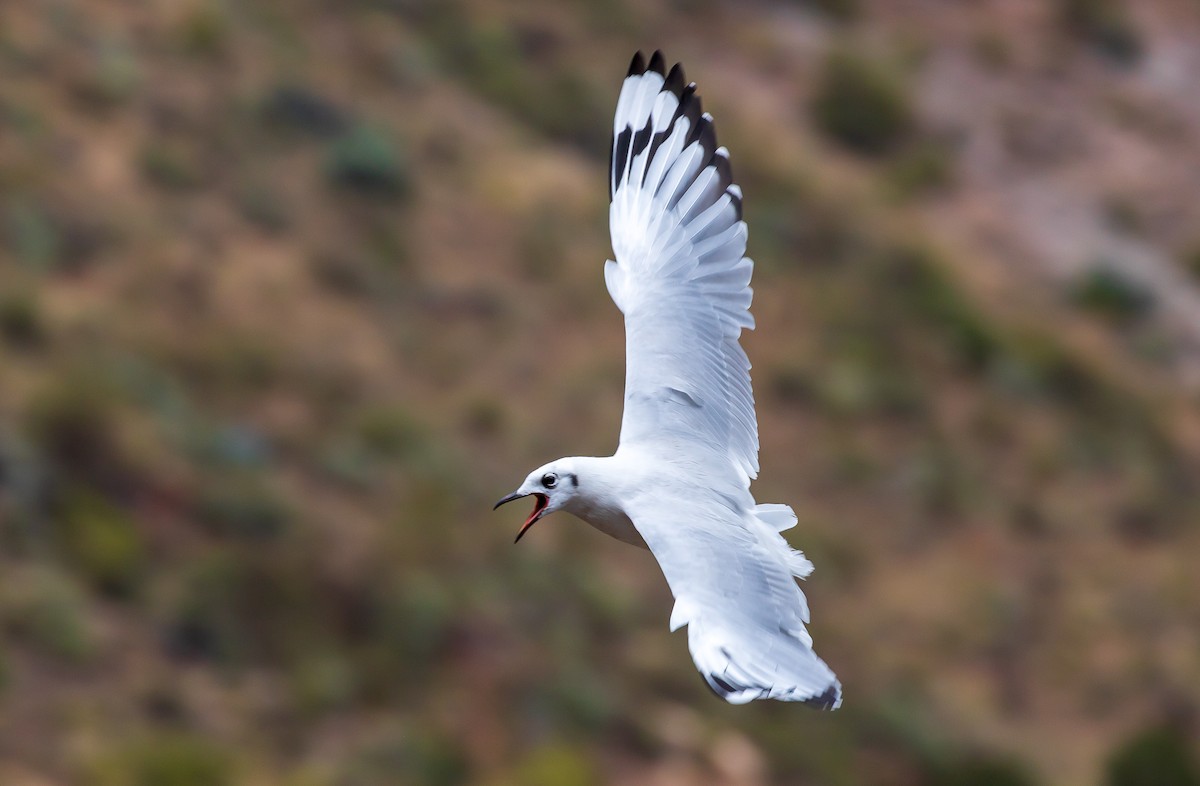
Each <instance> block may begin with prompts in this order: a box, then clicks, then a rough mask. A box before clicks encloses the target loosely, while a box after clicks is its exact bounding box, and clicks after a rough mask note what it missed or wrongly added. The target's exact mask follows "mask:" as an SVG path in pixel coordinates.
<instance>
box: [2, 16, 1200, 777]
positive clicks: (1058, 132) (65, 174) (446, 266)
mask: <svg viewBox="0 0 1200 786" xmlns="http://www.w3.org/2000/svg"><path fill="white" fill-rule="evenodd" d="M657 47H661V48H663V49H664V50H665V52H666V54H667V56H668V58H669V61H671V62H673V61H675V60H681V61H683V63H684V64H685V66H686V68H687V73H688V75H689V76H690V77H691V78H692V79H695V80H697V81H698V82H699V85H700V93H701V94H702V95H703V97H704V101H705V106H706V108H707V109H708V110H710V111H711V112H713V114H714V115H715V117H716V125H717V129H718V133H719V137H720V140H721V141H722V143H724V144H725V145H727V146H728V147H729V148H730V150H731V152H732V161H733V171H734V175H735V177H736V179H737V180H738V182H740V184H741V185H742V187H743V188H744V191H745V194H746V203H745V205H746V208H745V209H746V218H747V220H748V222H749V225H750V254H751V256H753V257H754V259H755V260H756V261H757V270H756V274H755V275H756V279H755V286H756V290H757V295H756V299H755V304H754V311H755V314H756V316H757V319H758V325H759V331H758V332H756V333H751V334H748V335H746V336H744V338H743V342H744V344H745V345H746V347H747V349H748V352H749V354H750V357H751V359H752V360H753V362H754V364H755V370H754V375H755V383H756V392H757V398H758V401H759V411H760V416H761V427H762V442H763V445H762V465H763V467H764V471H763V474H762V477H761V479H760V480H759V481H758V482H757V484H756V485H755V492H756V495H757V497H758V499H759V500H761V501H764V502H787V503H790V504H791V505H793V506H794V507H795V508H796V510H797V512H798V514H799V516H800V525H799V526H798V527H797V528H796V529H794V530H792V531H791V532H789V533H788V534H789V537H790V539H791V540H792V542H793V543H794V544H795V545H796V546H798V547H800V548H803V549H804V550H805V551H806V552H807V553H808V554H809V556H810V557H811V558H812V559H813V561H814V562H815V563H816V566H817V570H816V573H815V574H814V575H813V577H812V579H811V580H810V581H809V582H808V583H807V584H806V587H805V590H806V592H807V593H808V595H809V598H810V602H811V606H812V608H813V610H814V614H815V617H814V623H813V626H812V628H813V633H814V636H815V638H816V640H817V642H818V649H819V651H820V652H821V654H822V655H823V656H824V657H825V659H826V660H827V661H828V662H829V663H830V664H831V665H832V666H833V667H834V668H835V669H836V670H837V672H838V673H839V675H840V676H841V678H842V681H843V683H844V685H845V695H846V699H845V706H844V708H843V709H841V710H840V711H838V712H837V713H834V714H821V713H817V712H813V711H810V710H808V709H806V708H803V707H797V706H791V705H780V704H767V703H756V704H754V705H750V706H745V707H730V706H726V705H725V704H723V703H722V702H720V701H719V700H718V699H716V698H715V697H714V696H712V695H711V694H710V693H709V692H708V690H707V689H706V688H705V687H704V685H703V683H702V681H701V679H700V678H699V676H698V675H697V674H696V672H695V670H694V668H693V666H692V663H691V661H690V659H689V657H688V654H687V646H686V637H685V636H684V635H683V634H675V635H671V634H669V633H668V632H667V618H668V616H669V612H670V607H671V600H670V596H669V593H668V590H667V588H666V585H665V582H664V581H663V580H662V578H661V574H660V573H659V571H658V568H657V566H656V564H655V562H654V561H653V559H652V558H651V557H650V556H649V555H648V554H646V553H644V552H641V551H639V550H635V549H632V548H629V547H627V546H624V545H623V544H620V543H618V542H616V541H612V540H609V539H607V538H605V537H604V536H603V535H601V534H599V533H597V532H595V531H593V530H591V529H590V528H588V527H587V526H586V525H584V524H582V523H580V522H577V521H573V520H570V519H569V518H568V517H565V516H564V517H562V518H559V517H555V518H552V519H549V520H547V521H545V522H543V523H542V524H540V525H539V526H538V527H536V528H535V529H534V530H533V531H532V532H531V534H530V536H529V537H528V538H526V539H525V540H524V541H523V542H522V543H521V545H520V546H519V547H517V548H514V547H513V546H512V545H511V541H512V537H513V535H514V534H515V532H516V529H517V527H518V525H519V523H520V518H521V515H523V513H524V511H521V512H520V513H518V512H516V511H514V510H512V509H510V508H505V509H503V511H502V512H501V513H496V514H493V513H492V512H491V510H490V506H491V503H492V502H494V501H495V499H497V498H498V497H500V496H501V495H503V494H505V493H507V492H508V491H510V490H511V489H512V488H514V487H515V485H516V484H517V483H518V482H519V481H520V479H521V478H522V477H524V475H525V473H526V472H527V471H529V470H530V469H532V468H533V467H535V466H537V465H539V464H540V463H542V462H544V461H547V460H549V459H552V458H556V457H558V456H560V455H564V454H576V453H583V454H588V453H591V454H597V455H605V454H607V453H609V452H611V451H612V449H613V448H614V447H615V441H616V435H617V433H618V424H619V417H620V407H621V391H622V385H623V342H624V335H623V326H622V322H621V319H620V315H619V313H618V312H617V310H616V309H615V307H614V306H613V305H612V303H611V302H610V301H609V298H608V295H607V294H606V292H605V289H604V285H603V281H602V274H601V267H602V264H601V263H602V262H603V260H604V259H605V258H606V257H607V256H608V255H609V253H610V251H609V246H608V229H607V190H606V187H605V166H606V159H607V155H608V146H609V142H608V129H609V128H610V122H611V120H610V117H611V112H612V109H613V107H614V105H615V101H616V96H617V91H618V89H619V87H620V83H621V79H622V77H623V76H624V73H625V68H626V65H627V63H628V61H629V57H630V55H631V54H632V52H633V51H634V50H635V49H638V48H641V49H644V50H652V49H654V48H657ZM1198 478H1200V5H1197V4H1196V3H1195V2H1193V1H1192V0H1153V1H1147V2H1141V0H1139V1H1138V2H1136V3H1134V2H1121V1H1120V0H975V1H974V2H937V1H936V0H902V1H897V2H884V1H883V0H789V1H787V2H782V1H781V2H766V0H762V1H760V2H750V3H735V2H732V0H651V1H650V2H640V1H638V0H569V1H567V2H554V1H553V0H530V2H521V3H498V2H486V1H485V0H446V1H445V2H419V0H354V1H353V2H337V1H335V0H292V1H289V2H285V0H253V1H250V0H247V1H245V2H234V0H145V1H143V2H134V1H133V0H76V1H75V2H71V1H70V0H34V1H32V2H24V1H23V2H16V1H15V0H11V1H10V2H4V3H2V4H0V783H3V784H20V785H25V784H29V785H31V786H33V785H36V786H50V785H51V784H85V785H86V786H92V785H94V786H151V785H152V786H192V785H195V786H222V785H223V784H263V785H264V786H272V785H275V784H279V785H281V786H282V785H286V786H373V785H374V784H433V785H434V786H437V785H439V784H458V783H482V784H495V785H497V786H500V785H504V784H511V785H513V786H524V785H526V784H529V785H532V786H551V785H552V784H562V785H563V786H589V784H601V783H621V784H661V785H662V786H673V785H675V784H684V785H686V784H707V783H718V784H745V785H752V784H784V783H788V784H813V785H814V786H852V785H853V784H881V785H883V786H920V785H924V784H928V785H929V786H965V785H966V784H976V785H978V784H981V785H982V786H1038V785H1040V784H1046V785H1049V784H1063V785H1065V786H1085V785H1087V784H1110V785H1111V786H1130V785H1131V784H1157V785H1158V786H1189V785H1190V784H1197V783H1200V774H1198V770H1197V768H1198V766H1200V765H1198V763H1197V758H1196V755H1195V750H1196V748H1197V745H1198V740H1200V730H1198V728H1197V725H1198V716H1197V710H1198V707H1200V603H1198V600H1200V570H1197V567H1196V559H1197V557H1198V556H1200V491H1198V488H1197V480H1198Z"/></svg>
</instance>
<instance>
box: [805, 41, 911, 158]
mask: <svg viewBox="0 0 1200 786" xmlns="http://www.w3.org/2000/svg"><path fill="white" fill-rule="evenodd" d="M812 115H813V120H814V121H815V122H816V124H817V128H818V129H820V130H821V131H822V132H823V133H824V134H825V135H826V136H828V137H829V138H830V139H832V140H834V141H835V142H838V143H839V144H841V145H843V146H844V147H847V148H849V149H850V150H852V151H854V152H857V153H863V154H867V155H878V154H881V153H887V152H890V151H892V150H894V149H895V148H896V147H897V146H898V145H899V144H900V143H901V142H902V141H903V140H904V139H905V138H906V137H907V136H908V135H909V133H910V132H911V131H912V130H913V127H914V125H915V121H914V112H913V106H912V97H911V96H910V94H909V92H908V90H907V88H906V87H905V85H904V84H903V82H901V80H900V79H899V77H898V76H897V75H896V73H895V71H894V70H893V69H890V68H888V67H887V66H885V65H883V64H882V63H880V62H878V61H875V60H871V59H868V58H866V57H864V56H863V55H860V54H858V53H855V52H852V51H850V50H846V49H836V50H834V51H833V52H832V53H830V55H829V57H828V58H827V59H826V61H825V67H824V69H823V70H822V73H821V77H820V81H819V82H818V84H817V92H816V95H815V97H814V99H813V102H812Z"/></svg>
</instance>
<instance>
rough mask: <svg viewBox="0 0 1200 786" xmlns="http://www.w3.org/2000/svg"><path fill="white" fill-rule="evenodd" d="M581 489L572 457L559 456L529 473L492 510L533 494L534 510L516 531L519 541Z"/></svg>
mask: <svg viewBox="0 0 1200 786" xmlns="http://www.w3.org/2000/svg"><path fill="white" fill-rule="evenodd" d="M578 490H579V475H578V474H576V472H575V466H574V464H573V462H572V461H571V460H570V459H559V460H558V461H551V462H550V463H549V464H546V465H545V466H541V467H538V468H537V469H535V470H534V471H533V472H530V473H529V477H527V478H525V482H524V483H522V484H521V487H520V488H518V489H517V490H516V491H514V492H513V493H511V494H509V495H508V496H507V497H505V498H504V499H502V500H500V501H499V502H497V503H496V507H495V508H492V510H495V509H496V508H498V507H500V506H501V505H503V504H505V503H508V502H512V501H513V500H515V499H521V498H522V497H533V499H534V503H533V512H532V513H530V514H529V518H527V519H525V523H524V524H523V525H522V526H521V530H520V531H519V532H518V533H517V539H516V540H514V541H513V542H514V543H516V542H517V540H520V539H521V536H522V535H524V534H525V532H526V531H527V530H528V529H529V528H530V527H532V526H533V524H534V522H536V521H537V520H538V519H540V518H541V517H542V516H545V515H547V514H548V513H553V512H554V511H556V510H559V509H561V508H562V507H563V506H565V505H566V504H567V503H569V502H570V501H571V500H572V499H573V498H574V497H575V495H576V493H577V492H578Z"/></svg>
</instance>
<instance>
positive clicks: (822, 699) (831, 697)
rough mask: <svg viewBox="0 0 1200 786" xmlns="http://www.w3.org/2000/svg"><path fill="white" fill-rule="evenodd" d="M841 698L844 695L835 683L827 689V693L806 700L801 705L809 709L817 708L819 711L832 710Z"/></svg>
mask: <svg viewBox="0 0 1200 786" xmlns="http://www.w3.org/2000/svg"><path fill="white" fill-rule="evenodd" d="M841 696H842V693H841V691H840V690H839V689H838V685H837V683H834V684H833V685H830V686H829V687H828V688H826V689H825V692H824V693H822V694H821V695H820V696H813V697H812V698H811V699H805V700H804V701H802V702H800V703H801V704H805V705H808V706H809V707H815V708H816V709H818V710H832V709H833V708H834V706H835V705H836V704H837V702H838V699H840V698H841Z"/></svg>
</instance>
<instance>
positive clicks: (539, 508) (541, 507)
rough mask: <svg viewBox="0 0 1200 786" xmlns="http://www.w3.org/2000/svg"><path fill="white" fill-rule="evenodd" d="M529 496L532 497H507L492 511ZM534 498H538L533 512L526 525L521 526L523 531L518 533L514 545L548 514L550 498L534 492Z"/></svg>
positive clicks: (523, 495) (514, 494)
mask: <svg viewBox="0 0 1200 786" xmlns="http://www.w3.org/2000/svg"><path fill="white" fill-rule="evenodd" d="M528 496H531V495H529V494H518V493H513V494H509V495H508V496H507V497H505V498H504V499H502V500H500V501H499V502H497V503H496V505H495V507H493V508H492V510H495V509H496V508H498V507H500V506H501V505H503V504H505V503H508V502H512V501H513V500H514V499H520V498H521V497H528ZM532 496H534V497H536V498H537V499H536V502H535V503H534V506H533V512H532V513H530V514H529V518H527V519H525V523H524V524H523V525H521V531H520V532H518V533H517V537H516V539H515V540H513V543H516V542H517V541H519V540H520V539H521V536H523V535H524V534H525V531H526V530H528V529H529V528H530V527H532V526H533V523H534V522H535V521H537V520H538V519H540V518H541V517H542V514H543V513H545V512H546V507H547V506H548V505H549V504H550V498H549V497H547V496H546V495H545V494H538V493H537V492H534V493H533V494H532Z"/></svg>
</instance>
